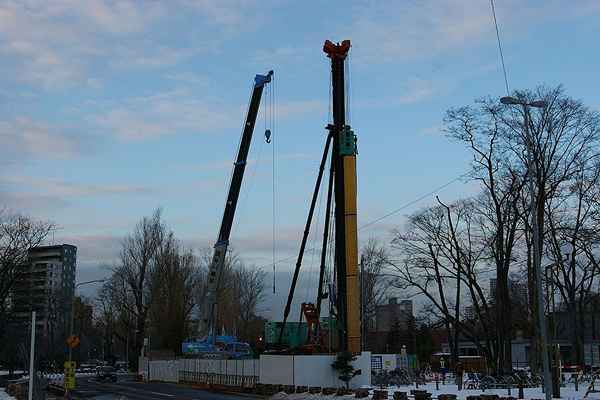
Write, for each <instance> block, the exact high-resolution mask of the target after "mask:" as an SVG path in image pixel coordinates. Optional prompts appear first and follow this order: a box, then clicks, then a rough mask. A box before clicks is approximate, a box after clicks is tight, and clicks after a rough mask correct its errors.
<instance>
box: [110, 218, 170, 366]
mask: <svg viewBox="0 0 600 400" xmlns="http://www.w3.org/2000/svg"><path fill="white" fill-rule="evenodd" d="M165 232H166V228H165V225H164V223H163V222H162V220H161V210H160V209H157V210H156V211H155V212H154V214H153V215H152V217H144V218H142V220H141V221H140V222H139V223H138V224H137V225H136V227H135V229H134V231H133V233H132V234H130V235H128V236H127V237H126V238H125V239H124V240H123V244H122V249H121V256H120V264H119V265H118V266H117V267H116V268H115V270H114V271H113V273H114V275H116V276H117V282H119V283H121V285H120V286H118V287H117V289H119V292H117V293H118V294H119V295H120V296H121V298H124V299H126V300H129V299H131V300H132V301H133V307H130V309H131V312H132V314H133V316H134V319H135V341H134V350H135V355H136V356H138V355H140V354H141V349H142V346H143V343H144V337H146V323H147V321H148V310H149V309H150V306H151V304H152V290H151V282H152V275H153V274H154V271H155V269H156V255H157V252H158V249H159V247H160V244H161V241H162V240H163V239H164V237H165ZM121 304H123V305H124V306H125V307H129V306H128V305H126V303H121ZM134 359H136V358H134Z"/></svg>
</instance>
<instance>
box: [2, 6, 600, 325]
mask: <svg viewBox="0 0 600 400" xmlns="http://www.w3.org/2000/svg"><path fill="white" fill-rule="evenodd" d="M496 3H497V4H496V12H497V17H498V21H499V24H500V29H501V35H502V39H503V45H504V52H505V57H506V65H507V69H508V79H509V85H510V87H511V89H520V88H531V87H534V86H536V85H538V84H548V85H557V84H564V86H565V88H566V90H567V93H568V94H570V95H571V96H573V97H576V98H580V99H582V100H583V101H584V102H585V103H586V104H587V105H589V106H590V107H592V108H596V109H597V108H598V107H599V106H600V95H598V93H597V85H595V84H593V82H594V79H595V77H596V75H597V69H598V65H599V61H600V59H599V58H600V56H599V55H598V54H599V53H598V51H597V43H596V40H597V39H596V38H597V37H598V34H599V33H600V32H598V30H599V29H598V17H599V14H600V3H599V2H597V1H592V0H590V1H585V0H580V1H576V2H569V1H528V2H523V1H511V0H502V1H500V0H499V1H497V2H496ZM325 39H332V40H338V41H340V40H342V39H350V40H352V44H353V48H352V50H351V57H350V60H349V62H350V84H351V93H350V96H349V102H350V105H351V120H350V122H351V124H352V126H353V128H354V130H355V131H356V133H357V134H358V137H359V156H358V157H359V158H358V174H359V223H360V224H364V223H367V222H369V221H371V220H373V219H375V218H377V217H379V216H381V215H383V214H385V213H387V212H389V211H390V210H393V209H396V208H398V207H400V206H402V205H403V204H406V203H409V202H411V201H412V200H414V199H416V198H418V197H420V196H421V195H422V194H424V193H428V192H430V191H431V190H432V189H434V188H436V187H439V186H441V185H443V184H444V183H446V182H448V181H450V180H452V179H453V178H455V177H456V176H458V175H460V174H462V173H464V172H465V171H467V169H468V159H469V155H468V154H467V153H466V152H465V151H464V150H463V149H462V148H461V146H459V145H457V144H455V143H452V142H450V141H449V140H447V139H446V138H445V137H444V136H443V134H441V128H442V119H443V116H444V112H445V110H446V109H448V108H449V107H453V106H460V105H465V104H469V103H471V102H472V101H473V99H475V98H477V97H480V96H484V95H491V96H501V95H504V94H505V89H504V80H503V77H502V72H501V69H500V63H499V56H498V49H497V43H496V37H495V30H494V25H493V20H492V16H491V10H490V4H489V2H488V1H484V0H479V1H475V0H472V1H443V0H436V1H409V0H406V1H392V2H385V1H377V2H369V1H364V2H363V1H345V2H334V1H327V2H326V1H315V2H292V1H283V0H282V1H252V0H247V1H242V0H238V1H236V0H222V1H218V2H217V1H215V2H212V1H202V0H199V1H193V0H171V1H164V2H160V1H101V0H86V1H75V0H56V1H33V0H30V1H27V0H22V1H11V0H5V1H2V2H0V55H1V57H0V204H3V205H4V206H7V207H9V208H10V209H12V210H15V211H21V212H26V213H29V214H32V215H34V216H35V217H38V218H43V219H50V220H52V221H54V222H55V223H57V224H58V226H59V227H60V229H59V230H57V232H56V233H55V235H54V238H53V240H54V241H56V242H68V243H73V244H75V245H77V246H78V247H79V264H78V268H79V271H78V274H79V275H78V279H80V280H84V279H89V278H96V277H100V276H103V275H105V274H106V271H105V270H103V269H101V268H99V267H98V266H99V265H100V264H103V263H110V262H112V260H114V259H115V257H116V254H117V252H118V248H119V240H120V238H121V237H122V236H123V235H124V234H125V233H127V232H129V231H130V230H131V229H132V228H133V226H134V224H135V223H136V221H138V220H139V219H140V218H141V217H142V216H144V215H149V214H151V213H152V210H153V209H154V208H156V207H159V206H160V207H163V209H164V215H165V219H166V221H167V223H168V224H169V225H170V227H171V228H172V229H173V230H174V231H175V233H176V234H177V236H178V237H180V238H181V239H182V240H184V242H185V243H186V244H187V245H189V246H194V247H195V248H205V247H209V246H211V245H212V243H213V241H214V238H215V236H216V234H217V229H218V225H219V221H220V218H221V214H222V209H223V202H224V198H225V194H226V190H227V183H228V178H229V174H230V172H231V164H232V160H233V158H234V155H235V151H236V147H237V143H238V140H239V135H240V131H241V126H242V123H243V119H244V116H245V108H246V104H247V101H248V97H249V95H250V88H251V82H252V79H253V77H254V75H255V74H256V73H264V72H266V71H267V70H269V69H274V70H275V74H276V86H275V104H276V110H277V113H276V115H277V119H276V126H275V127H274V144H275V165H276V188H277V190H276V199H277V200H276V204H275V209H276V230H277V236H278V240H277V258H285V257H288V256H290V255H293V254H294V253H295V252H296V251H297V248H298V246H299V241H300V236H301V231H302V225H303V223H304V219H305V216H306V212H307V208H308V201H309V198H310V194H311V191H312V186H313V184H314V179H315V175H316V170H317V166H318V160H319V157H320V153H321V149H322V145H323V141H324V138H325V132H324V129H323V127H324V126H325V125H326V123H327V120H328V104H327V103H328V90H329V89H328V87H329V64H328V59H327V58H326V57H325V56H324V54H323V53H322V51H321V47H322V44H323V41H324V40H325ZM262 109H263V110H264V109H265V108H264V107H263V108H262ZM263 130H264V125H263V122H262V115H261V116H259V122H258V123H257V128H256V132H255V140H254V142H253V144H252V148H251V152H250V158H251V159H252V163H251V165H250V166H249V168H248V169H247V174H246V179H245V185H244V188H243V189H242V195H241V201H240V207H239V209H238V214H237V215H236V219H237V221H236V225H235V228H234V230H233V234H232V240H231V243H232V246H233V247H234V248H235V249H236V251H238V252H239V253H240V254H241V255H242V257H244V258H245V259H246V261H247V262H249V263H252V264H256V265H259V266H261V265H265V264H269V262H270V261H271V246H272V244H271V229H272V224H273V222H272V218H271V209H272V201H271V198H272V175H271V174H272V148H271V146H272V145H268V144H266V143H264V140H263V138H262V133H263ZM475 191H476V188H475V186H474V185H473V184H471V183H461V182H457V183H455V184H453V185H450V186H449V187H447V188H445V189H444V190H442V191H440V193H439V194H440V196H442V197H443V198H445V199H447V200H449V201H451V200H453V199H457V198H459V197H465V196H468V195H469V194H472V193H474V192H475ZM433 200H434V197H433V196H431V198H428V199H424V200H423V201H421V202H419V203H418V204H415V205H413V206H412V207H409V208H407V209H405V210H403V211H402V212H400V213H398V214H397V215H395V216H394V217H391V218H388V219H386V220H384V221H382V223H381V224H377V225H374V226H371V227H369V229H365V230H362V231H361V232H360V239H361V240H362V241H364V240H366V239H368V238H370V237H379V238H381V239H382V240H383V241H387V240H389V238H390V234H389V232H390V230H391V229H392V228H394V227H398V226H401V224H402V221H403V219H404V216H405V215H407V214H408V213H410V212H412V211H414V210H416V209H417V208H419V207H423V206H425V205H427V204H430V203H432V201H433ZM321 214H322V211H321ZM315 263H316V260H313V261H312V262H311V257H307V263H306V265H307V271H312V275H311V274H306V276H307V277H306V278H304V281H303V285H304V286H312V284H311V283H310V279H312V277H313V276H314V271H315V268H316V266H315V265H314V264H315ZM291 265H292V263H291V262H290V263H282V264H280V265H278V270H279V273H278V275H277V276H278V278H277V280H278V291H279V294H278V295H277V296H275V297H272V298H270V299H269V300H268V302H267V303H269V304H270V305H269V306H267V307H266V308H269V309H270V311H269V310H267V311H268V312H267V313H274V314H276V313H277V311H275V308H277V305H276V304H277V302H279V301H280V300H281V298H280V296H283V294H284V293H285V292H287V289H288V287H287V286H286V284H287V281H288V280H289V276H290V270H291ZM311 265H312V267H311ZM305 290H306V291H307V293H308V294H310V291H311V290H313V289H311V288H309V289H305Z"/></svg>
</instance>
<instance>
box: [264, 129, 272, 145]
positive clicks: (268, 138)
mask: <svg viewBox="0 0 600 400" xmlns="http://www.w3.org/2000/svg"><path fill="white" fill-rule="evenodd" d="M265 142H267V143H271V130H270V129H267V130H265Z"/></svg>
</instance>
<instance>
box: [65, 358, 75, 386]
mask: <svg viewBox="0 0 600 400" xmlns="http://www.w3.org/2000/svg"><path fill="white" fill-rule="evenodd" d="M63 386H64V388H65V389H74V388H75V361H65V379H64V382H63Z"/></svg>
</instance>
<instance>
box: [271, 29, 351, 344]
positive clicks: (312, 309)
mask: <svg viewBox="0 0 600 400" xmlns="http://www.w3.org/2000/svg"><path fill="white" fill-rule="evenodd" d="M349 50H350V41H349V40H344V41H343V42H342V43H333V42H331V41H329V40H327V41H325V44H324V46H323V51H324V52H325V54H326V55H327V57H329V59H330V60H331V93H332V110H333V124H329V125H328V126H327V127H326V129H327V132H328V134H327V139H326V141H325V148H324V151H323V156H322V158H321V164H320V167H319V172H318V175H317V181H316V184H315V189H314V191H313V196H312V200H311V203H310V208H309V212H308V217H307V220H306V224H305V228H304V234H303V236H302V241H301V244H300V251H299V254H298V258H297V261H296V268H295V270H294V275H293V278H292V283H291V286H290V292H289V295H288V299H287V303H286V307H285V310H284V317H283V323H282V325H281V330H280V334H279V338H280V340H279V341H280V342H281V339H282V337H283V333H284V329H285V324H286V321H287V319H288V317H289V313H290V309H291V304H292V300H293V296H294V291H295V289H296V284H297V281H298V275H299V272H300V268H301V265H302V258H303V255H304V250H305V248H306V243H307V239H308V236H309V233H310V226H311V222H312V219H313V214H314V210H315V205H316V202H317V198H318V194H319V190H320V185H321V181H322V178H323V172H324V170H325V166H326V163H327V159H328V157H329V154H330V153H331V162H330V169H329V183H328V189H327V206H326V214H325V224H324V228H323V241H322V248H321V262H320V272H319V287H318V291H317V299H316V305H314V304H311V303H308V304H307V303H303V305H302V310H301V316H302V315H304V317H305V318H306V319H307V322H308V326H309V331H308V336H307V343H306V345H307V346H308V351H309V352H319V351H322V349H321V348H322V343H320V338H321V337H322V335H321V333H320V329H321V328H320V324H319V321H320V315H321V303H322V301H323V300H324V299H326V298H329V299H330V302H333V303H334V304H333V305H334V307H333V308H331V310H330V313H333V314H334V318H335V320H336V324H335V325H336V327H337V335H336V336H337V337H336V339H337V340H336V346H335V350H336V351H349V352H351V353H354V354H358V353H360V351H361V323H360V291H359V281H358V237H357V221H356V154H357V148H356V136H355V134H354V132H353V131H352V129H351V128H350V126H349V125H347V124H346V93H345V86H346V82H345V68H344V66H345V62H346V59H347V56H348V52H349ZM330 150H331V151H330ZM332 195H333V196H332ZM332 197H333V198H332ZM332 200H333V201H334V202H335V203H334V206H335V207H334V220H335V221H334V223H335V226H334V227H335V276H336V279H335V282H333V283H332V284H331V285H330V289H329V292H332V293H325V291H324V283H325V282H324V277H325V263H326V258H327V245H328V241H329V237H328V235H329V229H330V228H329V224H330V217H329V216H330V211H331V207H332ZM332 333H333V332H331V331H330V332H329V335H330V336H331V334H332ZM329 350H330V351H333V350H334V349H332V348H331V347H330V348H329Z"/></svg>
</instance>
